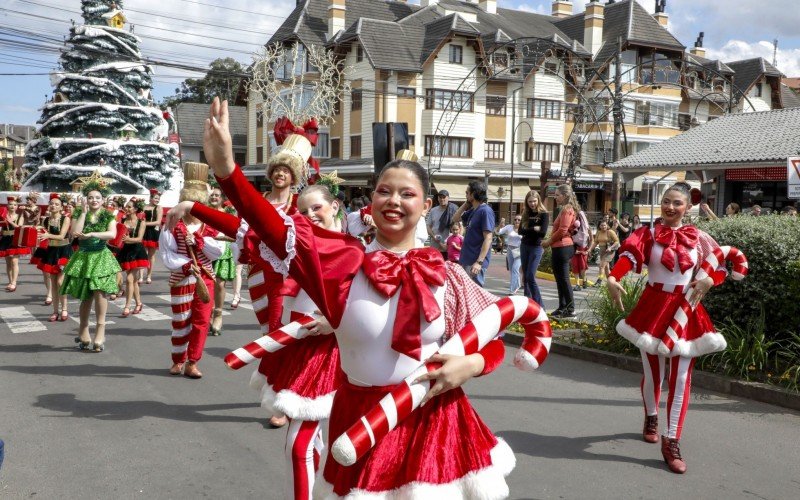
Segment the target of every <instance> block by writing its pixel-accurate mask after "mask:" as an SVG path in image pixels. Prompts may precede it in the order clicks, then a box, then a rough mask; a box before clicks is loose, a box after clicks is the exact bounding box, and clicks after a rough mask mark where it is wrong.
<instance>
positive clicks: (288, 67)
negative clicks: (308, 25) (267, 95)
mask: <svg viewBox="0 0 800 500" xmlns="http://www.w3.org/2000/svg"><path fill="white" fill-rule="evenodd" d="M297 51H298V52H297V58H295V57H294V56H293V55H292V54H293V52H294V51H293V50H287V51H286V56H284V58H283V59H280V60H277V61H275V63H274V66H273V67H274V68H275V77H276V78H277V79H279V80H285V79H287V78H291V76H292V74H294V75H295V76H300V75H301V74H303V72H304V71H309V69H308V68H309V67H313V66H311V65H310V63H309V62H308V57H307V55H306V48H305V46H303V45H298V47H297Z"/></svg>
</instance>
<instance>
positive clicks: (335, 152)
mask: <svg viewBox="0 0 800 500" xmlns="http://www.w3.org/2000/svg"><path fill="white" fill-rule="evenodd" d="M341 157H342V140H341V139H338V138H337V139H331V158H341Z"/></svg>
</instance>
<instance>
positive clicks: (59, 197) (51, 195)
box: [50, 193, 61, 200]
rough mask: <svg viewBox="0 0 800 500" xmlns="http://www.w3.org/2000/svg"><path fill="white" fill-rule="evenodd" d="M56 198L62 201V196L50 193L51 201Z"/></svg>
mask: <svg viewBox="0 0 800 500" xmlns="http://www.w3.org/2000/svg"><path fill="white" fill-rule="evenodd" d="M56 198H58V199H61V195H60V194H58V193H50V199H51V200H55V199H56Z"/></svg>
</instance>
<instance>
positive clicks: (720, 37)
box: [0, 0, 800, 125]
mask: <svg viewBox="0 0 800 500" xmlns="http://www.w3.org/2000/svg"><path fill="white" fill-rule="evenodd" d="M348 1H350V0H348ZM361 1H364V0H361ZM372 1H377V0H372ZM603 1H604V2H605V0H603ZM636 1H638V2H639V3H640V4H641V5H642V6H643V7H644V8H645V9H646V10H647V11H648V12H654V10H655V0H636ZM122 3H123V7H124V9H125V13H126V15H127V17H128V22H129V23H130V24H133V25H134V33H135V34H136V35H138V36H139V37H140V38H142V43H141V45H140V50H141V51H142V54H143V55H144V56H147V57H150V58H152V59H155V60H159V61H167V62H180V63H182V64H185V65H188V66H191V67H193V68H198V69H202V68H206V67H207V66H208V63H209V62H211V61H212V60H214V59H216V58H219V57H233V58H235V59H237V60H239V61H240V62H242V63H244V64H247V63H249V62H250V54H252V53H253V52H254V51H256V50H257V49H258V48H259V46H261V45H263V44H264V43H266V41H267V40H268V39H269V37H270V36H271V34H272V33H274V31H275V30H276V29H277V27H278V26H280V24H281V22H282V21H283V19H285V17H286V16H288V15H289V13H290V12H291V10H292V9H293V8H294V5H295V0H124V2H122ZM410 3H419V1H418V0H412V1H411V2H410ZM585 3H586V2H584V1H582V0H577V1H575V2H574V5H575V7H574V9H575V12H576V13H577V12H580V11H583V9H584V7H585ZM798 3H800V2H798V0H668V1H667V7H666V12H667V14H669V29H670V31H671V32H672V33H673V34H674V35H675V36H676V37H677V38H678V40H680V41H681V42H682V43H683V44H684V45H686V46H687V47H691V46H693V45H694V41H695V39H696V37H697V34H698V33H699V32H700V31H703V32H705V39H704V46H705V48H706V51H707V54H706V57H709V58H719V59H722V60H723V61H726V62H728V61H736V60H741V59H749V58H753V57H764V58H765V59H767V60H768V61H770V62H771V61H772V57H773V44H772V42H773V40H775V39H777V40H778V53H777V61H778V69H779V70H781V71H782V72H783V73H784V74H786V75H787V76H792V77H800V30H798V29H797V26H798V25H800V9H798ZM498 6H499V7H503V8H514V9H522V10H528V11H532V12H538V13H542V14H550V11H551V7H550V6H551V1H550V0H534V1H524V0H499V1H498ZM79 12H80V1H79V0H0V123H14V124H18V125H33V124H35V122H36V120H38V119H39V115H40V112H39V108H41V106H42V104H43V103H44V102H45V99H46V98H49V97H50V96H51V95H52V88H51V86H50V79H49V76H48V74H49V72H50V71H52V70H54V69H56V68H57V63H58V53H57V51H56V50H55V41H52V42H50V44H49V48H44V49H43V48H42V47H41V45H42V44H43V43H47V42H41V41H38V40H32V39H31V38H35V37H36V36H37V35H38V36H47V37H50V38H51V39H57V40H63V39H64V38H65V37H66V35H67V34H68V30H69V26H70V20H71V19H72V20H75V21H76V22H78V23H80V22H81V16H80V14H79ZM11 30H22V31H23V32H24V33H21V32H20V31H16V32H13V31H11ZM14 35H17V37H15V36H14ZM19 36H24V37H27V38H19ZM8 40H15V41H14V42H9V41H8ZM32 44H33V45H37V46H38V47H37V48H34V47H31V45H32ZM154 69H155V88H154V91H153V94H154V96H155V98H156V99H157V100H158V99H161V98H162V97H164V96H167V95H171V94H172V93H174V90H175V88H176V87H177V86H178V85H179V84H180V82H181V81H183V80H184V79H186V78H196V77H198V76H202V74H201V73H197V72H192V71H188V70H186V69H176V68H170V67H163V66H157V67H155V68H154Z"/></svg>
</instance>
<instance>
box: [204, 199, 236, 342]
mask: <svg viewBox="0 0 800 500" xmlns="http://www.w3.org/2000/svg"><path fill="white" fill-rule="evenodd" d="M222 201H223V200H222V190H221V189H220V188H218V187H213V188H211V194H209V195H208V206H209V207H211V208H212V209H214V210H218V211H220V212H225V208H224V207H223V206H222ZM212 227H213V225H212ZM217 239H218V240H219V241H220V243H221V244H222V245H223V246H224V248H225V250H223V252H222V255H221V256H220V258H219V259H217V260H215V261H214V276H215V278H214V312H213V313H212V314H211V326H210V327H209V328H208V334H209V335H211V336H214V337H216V336H219V335H222V307H223V306H224V305H225V285H226V283H228V282H229V281H233V280H234V279H235V277H236V261H235V260H234V258H233V251H232V248H231V242H233V241H235V239H234V238H231V237H230V236H226V235H225V234H224V233H222V232H220V233H219V235H217Z"/></svg>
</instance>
